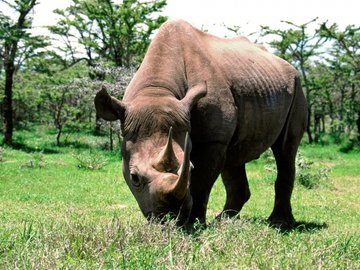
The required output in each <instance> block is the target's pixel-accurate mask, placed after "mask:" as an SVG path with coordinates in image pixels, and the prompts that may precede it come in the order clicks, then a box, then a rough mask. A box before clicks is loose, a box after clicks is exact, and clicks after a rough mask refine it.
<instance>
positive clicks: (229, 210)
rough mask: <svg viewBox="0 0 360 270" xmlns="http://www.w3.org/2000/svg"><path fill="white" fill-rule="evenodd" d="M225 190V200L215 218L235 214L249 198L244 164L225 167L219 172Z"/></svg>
mask: <svg viewBox="0 0 360 270" xmlns="http://www.w3.org/2000/svg"><path fill="white" fill-rule="evenodd" d="M221 176H222V180H223V183H224V185H225V190H226V202H225V205H224V209H223V211H222V212H221V213H220V215H219V216H218V217H217V218H222V217H233V216H235V215H237V214H238V213H239V212H240V210H241V208H242V207H243V206H244V204H245V203H246V202H247V201H248V200H249V198H250V189H249V184H248V180H247V177H246V171H245V164H243V165H241V166H239V167H231V168H225V169H224V170H223V172H222V173H221Z"/></svg>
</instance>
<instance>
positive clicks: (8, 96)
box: [3, 61, 15, 145]
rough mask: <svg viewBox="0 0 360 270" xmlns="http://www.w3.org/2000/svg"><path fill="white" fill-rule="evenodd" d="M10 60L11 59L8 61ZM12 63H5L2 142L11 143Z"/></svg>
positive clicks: (13, 68) (12, 126) (13, 69)
mask: <svg viewBox="0 0 360 270" xmlns="http://www.w3.org/2000/svg"><path fill="white" fill-rule="evenodd" d="M10 62H11V61H10ZM14 71H15V67H14V63H7V64H6V67H5V95H4V101H3V104H4V105H3V106H4V143H5V144H7V145H11V144H12V135H13V128H14V125H13V106H12V87H13V76H14Z"/></svg>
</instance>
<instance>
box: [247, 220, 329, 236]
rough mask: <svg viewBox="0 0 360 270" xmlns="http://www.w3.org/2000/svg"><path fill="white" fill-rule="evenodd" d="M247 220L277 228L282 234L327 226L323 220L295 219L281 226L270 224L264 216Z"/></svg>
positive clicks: (315, 229)
mask: <svg viewBox="0 0 360 270" xmlns="http://www.w3.org/2000/svg"><path fill="white" fill-rule="evenodd" d="M249 221H250V222H252V223H260V224H265V225H267V226H269V227H271V228H274V229H276V230H278V231H279V232H280V233H282V234H289V233H291V232H299V233H313V232H316V231H320V230H324V229H327V228H328V225H327V224H326V223H325V222H323V223H317V222H308V221H297V222H295V224H294V225H293V226H291V227H281V226H276V225H273V224H270V222H269V221H268V220H267V219H264V218H251V219H249Z"/></svg>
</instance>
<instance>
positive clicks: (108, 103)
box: [94, 87, 125, 121]
mask: <svg viewBox="0 0 360 270" xmlns="http://www.w3.org/2000/svg"><path fill="white" fill-rule="evenodd" d="M94 103H95V108H96V113H97V114H98V116H100V117H101V118H103V119H105V120H107V121H115V120H119V119H120V121H123V119H124V114H125V105H124V104H123V103H122V102H121V101H120V100H118V99H116V98H114V97H112V96H110V95H109V94H108V92H107V91H106V89H105V87H102V88H101V90H100V91H99V92H98V93H97V94H96V96H95V99H94Z"/></svg>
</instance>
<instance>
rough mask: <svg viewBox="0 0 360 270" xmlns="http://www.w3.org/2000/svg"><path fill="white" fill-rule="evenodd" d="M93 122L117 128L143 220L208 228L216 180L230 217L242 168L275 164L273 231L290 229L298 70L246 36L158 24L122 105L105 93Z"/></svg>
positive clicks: (300, 129) (243, 191)
mask: <svg viewBox="0 0 360 270" xmlns="http://www.w3.org/2000/svg"><path fill="white" fill-rule="evenodd" d="M94 102H95V107H96V111H97V114H98V115H99V116H100V117H102V118H103V119H105V120H108V121H115V120H120V122H121V133H122V136H123V142H122V158H123V160H122V165H123V166H122V168H123V175H124V178H125V180H126V183H127V184H128V186H129V188H130V190H131V192H132V193H133V195H134V196H135V198H136V200H137V202H138V204H139V207H140V209H141V211H142V213H143V214H144V215H145V217H147V218H152V217H157V218H162V217H163V216H164V215H169V216H174V217H176V218H177V222H178V223H179V224H180V225H186V224H187V225H188V224H193V223H194V222H195V221H196V220H198V221H199V222H200V223H205V222H206V210H207V204H208V199H209V194H210V191H211V189H212V186H213V184H214V182H215V180H216V179H217V178H218V177H219V175H220V174H221V178H222V181H223V183H224V186H225V190H226V201H225V205H224V208H223V210H222V212H221V213H220V214H219V216H228V217H233V216H235V215H237V214H238V213H239V212H240V210H241V209H242V207H243V205H244V204H245V203H246V202H247V201H248V200H249V198H250V190H249V185H248V180H247V177H246V172H245V164H246V163H247V162H249V161H251V160H254V159H257V158H258V157H259V155H260V154H261V153H263V152H264V151H266V150H267V149H268V148H271V149H272V151H273V154H274V156H275V159H276V165H277V178H276V183H275V201H274V208H273V211H272V213H271V215H270V217H269V221H270V223H271V224H275V225H279V226H286V227H288V226H292V225H293V224H294V222H295V220H294V217H293V214H292V209H291V202H290V199H291V194H292V190H293V185H294V177H295V156H296V153H297V149H298V146H299V144H300V140H301V138H302V135H303V133H304V130H305V128H306V126H307V102H306V99H305V97H304V94H303V92H302V89H301V85H300V80H299V75H298V72H297V71H296V69H295V68H294V67H293V66H291V65H290V64H289V63H287V62H286V61H284V60H283V59H281V58H279V57H277V56H275V55H273V54H271V53H270V52H268V51H267V50H266V49H265V48H264V47H262V46H259V45H256V44H253V43H252V42H250V41H249V40H248V39H247V38H245V37H237V38H229V39H225V38H219V37H216V36H213V35H211V34H208V33H204V32H202V31H200V30H198V29H196V28H195V27H193V26H192V25H190V24H189V23H187V22H185V21H183V20H171V21H167V22H166V23H164V24H163V25H162V26H161V27H160V29H159V31H158V33H157V34H156V35H155V37H154V38H153V40H152V42H151V44H150V46H149V48H148V51H147V53H146V55H145V57H144V59H143V62H142V64H141V65H140V67H139V69H138V70H137V72H136V74H135V75H134V77H133V78H132V80H131V82H130V84H129V85H128V87H127V89H126V91H125V93H124V96H123V99H122V101H119V100H118V99H116V98H115V97H113V96H110V95H109V94H108V93H107V91H106V90H105V89H102V90H100V91H99V92H98V93H97V95H96V97H95V101H94Z"/></svg>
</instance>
